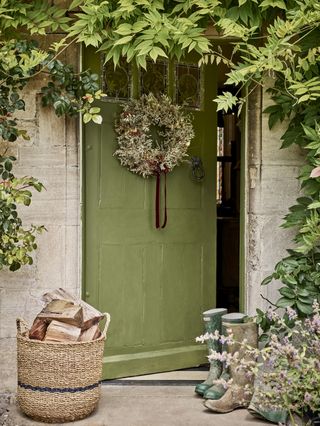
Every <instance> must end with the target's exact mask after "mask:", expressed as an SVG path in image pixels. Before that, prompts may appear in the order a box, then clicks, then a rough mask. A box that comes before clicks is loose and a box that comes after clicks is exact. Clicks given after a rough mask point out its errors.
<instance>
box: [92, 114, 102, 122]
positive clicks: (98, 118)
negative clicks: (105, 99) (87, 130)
mask: <svg viewBox="0 0 320 426" xmlns="http://www.w3.org/2000/svg"><path fill="white" fill-rule="evenodd" d="M92 121H93V122H94V123H96V124H101V123H102V117H101V115H93V116H92Z"/></svg>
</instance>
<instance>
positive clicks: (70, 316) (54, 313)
mask: <svg viewBox="0 0 320 426" xmlns="http://www.w3.org/2000/svg"><path fill="white" fill-rule="evenodd" d="M37 318H39V319H43V320H47V321H51V320H57V321H61V322H64V323H66V324H71V325H75V326H76V327H79V328H81V327H82V324H83V312H82V307H81V306H79V305H75V304H74V303H73V302H70V301H68V300H52V301H51V302H50V303H48V305H47V306H46V307H45V308H44V309H42V311H41V312H40V314H39V315H38V316H37Z"/></svg>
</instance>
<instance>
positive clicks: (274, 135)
mask: <svg viewBox="0 0 320 426" xmlns="http://www.w3.org/2000/svg"><path fill="white" fill-rule="evenodd" d="M269 104H270V99H269V98H268V96H267V95H266V94H264V96H262V93H261V91H259V90H258V91H256V93H255V97H254V98H252V99H250V100H249V105H248V109H247V120H248V124H247V128H248V133H247V174H246V176H247V192H246V193H247V198H246V211H247V218H246V219H247V220H246V223H247V227H246V235H245V240H246V289H245V293H246V310H247V311H248V312H249V313H250V314H254V313H255V310H256V308H257V307H259V308H265V307H267V306H268V304H269V303H268V302H267V301H266V300H264V299H263V298H262V297H261V294H262V295H263V296H264V297H265V298H267V299H269V300H271V301H272V302H274V301H276V300H277V299H278V298H279V293H278V288H279V286H280V283H272V284H270V285H268V286H265V287H261V286H260V283H261V281H262V280H263V279H264V278H265V277H266V276H268V275H270V274H271V273H272V271H273V269H274V266H275V264H276V263H277V262H278V261H279V260H280V259H281V258H282V257H283V256H285V255H286V248H288V247H292V246H293V243H292V241H291V240H292V237H293V235H294V233H293V232H294V231H293V230H284V229H282V228H280V225H281V223H282V222H283V216H284V215H285V214H287V213H288V207H289V206H290V205H292V204H293V203H294V202H295V200H296V198H297V197H298V196H299V189H300V188H299V182H298V180H297V176H298V175H299V169H300V166H301V165H302V164H303V156H302V153H301V151H300V149H299V148H296V147H292V148H290V149H284V150H280V149H279V148H280V145H281V142H280V138H281V136H282V134H283V133H284V131H285V128H286V127H285V126H286V123H282V125H277V126H276V127H275V128H274V129H273V130H272V131H270V130H269V128H268V121H267V120H268V117H267V115H265V114H262V115H261V111H263V110H264V109H265V108H266V106H268V105H269Z"/></svg>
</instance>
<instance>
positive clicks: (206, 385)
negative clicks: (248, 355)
mask: <svg viewBox="0 0 320 426" xmlns="http://www.w3.org/2000/svg"><path fill="white" fill-rule="evenodd" d="M227 312H228V311H227V309H224V308H217V309H210V310H209V311H205V312H203V321H204V325H205V332H206V334H211V333H212V334H214V333H215V331H218V332H219V333H220V334H221V331H223V333H224V334H225V333H226V330H222V322H224V321H227V322H235V323H239V322H243V320H244V318H245V315H244V314H240V313H232V314H228V313H227ZM207 346H208V352H209V354H210V353H211V351H215V352H221V350H222V345H221V343H220V342H219V341H218V340H213V339H209V340H207ZM218 379H223V380H225V381H228V380H229V379H230V375H229V372H228V371H227V369H226V368H225V367H223V365H222V363H221V362H220V361H218V360H213V361H211V362H210V370H209V374H208V377H207V379H206V380H205V381H204V382H203V383H199V384H198V385H197V386H196V388H195V392H196V393H198V394H199V395H201V396H203V397H204V398H206V399H219V398H221V397H222V396H223V395H224V393H225V392H226V389H225V388H224V387H223V386H222V384H218V383H217V382H216V381H217V380H218Z"/></svg>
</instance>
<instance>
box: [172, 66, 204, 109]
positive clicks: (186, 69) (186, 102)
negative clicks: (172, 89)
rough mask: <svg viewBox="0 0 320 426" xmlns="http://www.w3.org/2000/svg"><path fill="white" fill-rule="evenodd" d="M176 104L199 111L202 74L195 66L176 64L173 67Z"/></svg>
mask: <svg viewBox="0 0 320 426" xmlns="http://www.w3.org/2000/svg"><path fill="white" fill-rule="evenodd" d="M175 76H176V79H175V86H176V96H175V98H176V103H177V104H178V105H183V106H185V107H187V108H191V109H201V107H202V105H201V103H202V98H203V96H202V90H203V89H202V86H203V84H202V73H201V69H200V67H199V66H198V65H197V64H185V63H178V64H176V66H175Z"/></svg>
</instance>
